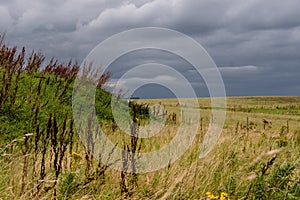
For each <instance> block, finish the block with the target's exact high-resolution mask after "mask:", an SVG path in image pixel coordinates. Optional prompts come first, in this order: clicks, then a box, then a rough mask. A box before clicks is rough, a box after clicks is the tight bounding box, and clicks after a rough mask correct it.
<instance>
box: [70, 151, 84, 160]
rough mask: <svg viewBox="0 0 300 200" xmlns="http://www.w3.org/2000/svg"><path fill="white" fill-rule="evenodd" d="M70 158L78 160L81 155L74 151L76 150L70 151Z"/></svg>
mask: <svg viewBox="0 0 300 200" xmlns="http://www.w3.org/2000/svg"><path fill="white" fill-rule="evenodd" d="M72 158H73V159H74V160H80V159H82V156H81V155H80V154H79V153H76V152H74V151H73V152H72Z"/></svg>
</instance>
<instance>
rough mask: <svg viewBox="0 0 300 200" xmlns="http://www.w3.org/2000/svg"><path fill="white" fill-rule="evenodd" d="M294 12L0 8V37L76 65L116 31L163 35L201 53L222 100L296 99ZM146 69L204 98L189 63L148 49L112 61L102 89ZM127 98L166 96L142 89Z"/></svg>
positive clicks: (115, 5)
mask: <svg viewBox="0 0 300 200" xmlns="http://www.w3.org/2000/svg"><path fill="white" fill-rule="evenodd" d="M299 8H300V1H298V0H285V1H282V0H265V1H261V0H246V1H240V0H220V1H217V0H205V1H203V0H132V1H130V0H126V1H122V0H30V1H25V0H0V33H1V34H3V33H5V34H6V36H5V42H6V43H7V44H8V45H9V46H15V45H17V46H18V47H19V48H21V47H23V46H25V47H26V48H27V50H28V51H31V50H33V49H34V50H36V51H41V52H42V53H43V54H44V55H45V56H46V57H47V58H49V59H50V58H51V57H55V58H57V59H59V60H61V61H63V62H67V60H69V59H73V60H76V61H78V62H79V63H81V62H82V61H83V60H84V58H85V57H86V56H87V55H88V54H89V52H90V51H91V50H92V49H94V48H95V47H96V46H97V45H98V44H99V43H100V42H102V41H104V40H105V39H107V38H109V37H110V36H112V35H114V34H117V33H119V32H121V31H126V30H129V29H132V28H141V27H149V26H150V27H162V28H168V29H172V30H175V31H179V32H181V33H183V34H186V35H187V36H189V37H191V38H193V39H194V40H195V41H197V42H198V43H200V44H201V45H202V46H203V47H204V48H205V50H206V51H207V52H208V54H209V55H210V56H211V58H212V59H213V60H214V62H215V63H216V65H217V67H218V69H219V70H220V73H221V75H222V78H223V81H224V85H225V89H226V94H227V96H287V95H288V96H299V95H300V12H299ZM152 62H157V63H162V64H165V65H168V66H171V67H173V68H174V69H176V70H178V72H180V73H181V74H182V75H184V76H185V77H186V78H187V80H188V81H189V82H190V83H191V85H192V86H193V88H194V90H195V92H196V94H197V96H208V95H209V93H208V91H207V88H206V86H205V83H204V82H203V79H202V77H201V75H199V74H195V73H193V71H192V69H193V66H192V65H191V64H190V63H188V62H187V61H186V60H184V59H182V58H179V57H178V56H176V55H174V54H172V53H170V52H163V51H158V50H151V49H150V50H149V49H146V50H141V51H136V52H130V53H128V54H127V55H123V56H120V58H118V59H117V60H115V61H114V62H113V63H112V64H111V66H110V67H109V68H108V70H109V71H110V72H111V73H112V77H111V80H110V82H109V84H108V86H107V88H108V89H111V88H110V87H114V84H115V83H116V82H117V81H118V79H119V78H120V77H121V76H122V75H124V73H126V71H129V70H130V69H131V68H132V67H134V66H136V65H140V64H146V63H152ZM162 73H163V72H162ZM167 75H168V74H160V73H156V77H154V80H156V79H155V78H164V79H165V80H166V81H168V80H169V82H170V84H172V83H175V82H176V80H174V78H173V79H172V77H168V78H166V76H167ZM137 78H138V77H137ZM134 95H136V96H141V97H148V98H151V97H155V98H158V97H172V95H173V94H172V92H171V91H170V90H169V89H168V88H167V87H163V86H159V85H158V84H153V85H149V84H148V85H144V86H142V87H141V88H139V89H138V90H136V91H135V94H134Z"/></svg>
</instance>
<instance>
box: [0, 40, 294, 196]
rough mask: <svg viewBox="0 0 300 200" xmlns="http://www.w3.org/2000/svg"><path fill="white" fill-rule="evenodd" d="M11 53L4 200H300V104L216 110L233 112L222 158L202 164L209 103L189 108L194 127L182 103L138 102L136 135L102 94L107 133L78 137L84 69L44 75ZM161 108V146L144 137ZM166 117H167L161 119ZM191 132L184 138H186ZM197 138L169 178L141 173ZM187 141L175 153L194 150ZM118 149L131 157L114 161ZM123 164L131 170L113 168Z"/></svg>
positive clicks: (1, 181)
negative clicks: (77, 89)
mask: <svg viewBox="0 0 300 200" xmlns="http://www.w3.org/2000/svg"><path fill="white" fill-rule="evenodd" d="M1 45H2V46H1V47H0V55H1V57H0V77H1V78H2V79H1V81H0V199H203V200H204V199H222V200H225V199H295V200H296V199H299V198H300V175H299V174H300V125H299V124H300V115H299V113H300V97H229V98H227V103H228V106H227V108H224V107H222V108H221V107H218V108H216V109H219V110H222V109H223V111H226V119H225V124H224V127H221V128H222V133H221V135H220V136H219V137H217V138H216V139H217V140H216V143H215V144H214V145H213V146H212V148H211V149H212V150H211V151H210V152H209V153H208V154H207V155H206V156H202V157H199V155H200V153H201V149H203V145H202V144H203V143H204V141H205V138H206V135H207V130H208V128H209V125H210V123H211V120H213V119H215V117H216V116H212V113H211V106H210V99H209V98H200V99H197V100H198V101H199V105H200V106H199V107H192V108H190V107H189V105H187V104H185V105H183V106H184V107H185V109H186V110H188V111H190V112H195V113H197V112H200V118H199V121H195V120H193V118H192V119H191V118H186V117H185V116H186V113H183V117H181V115H182V112H181V110H180V107H179V105H178V100H176V99H153V100H136V101H134V102H136V103H137V104H131V107H130V108H128V109H127V110H130V111H131V115H130V117H129V119H128V120H127V121H129V122H132V121H133V122H134V123H132V125H135V126H133V127H135V128H131V129H130V130H131V132H130V134H131V135H129V134H126V133H124V131H122V130H121V129H120V128H119V127H118V126H117V125H116V123H115V121H114V120H113V116H112V111H111V101H110V99H111V94H109V93H108V92H106V91H104V90H103V89H102V88H101V85H100V86H98V87H97V90H96V96H95V108H96V115H97V119H98V122H99V125H94V124H93V123H90V120H87V122H88V123H87V124H80V126H77V128H78V127H79V128H78V129H76V128H75V127H76V126H75V125H76V124H74V123H75V122H74V119H73V115H74V113H72V99H71V98H72V91H73V87H74V78H75V76H76V73H77V70H78V66H77V65H76V64H74V65H73V64H72V63H71V62H70V63H69V64H59V63H55V62H50V63H48V65H47V67H46V68H45V69H44V70H40V65H41V63H42V61H43V57H42V56H41V55H39V54H32V55H31V59H28V60H27V61H25V58H24V54H25V50H23V51H22V52H20V54H18V55H17V53H16V51H15V50H14V49H10V48H7V47H6V46H5V45H3V44H1ZM24 63H25V64H24ZM24 66H25V67H24ZM105 80H107V79H106V78H105V77H104V80H103V82H105ZM197 100H196V101H197ZM152 105H156V113H157V114H156V116H154V117H157V118H158V121H159V120H160V121H163V127H162V128H161V129H158V130H159V131H158V133H156V134H155V135H153V136H152V137H149V138H140V137H134V135H139V134H141V130H142V128H143V127H145V126H147V125H148V124H149V123H150V122H151V121H150V120H149V119H150V118H149V116H148V114H149V113H148V114H147V112H145V111H147V108H148V107H149V106H150V107H151V106H152ZM157 106H158V107H160V108H163V107H164V109H158V108H157ZM158 111H159V112H158ZM161 111H164V112H165V111H167V113H166V114H165V115H164V116H163V117H161V115H162V113H164V112H161ZM151 112H152V111H151V109H150V115H151ZM92 114H93V113H92ZM92 114H90V115H87V116H88V117H92ZM175 115H176V117H173V116H175ZM182 118H183V119H184V120H183V121H182V120H181V119H182ZM88 119H89V118H88ZM164 120H165V121H164ZM195 124H196V125H197V126H198V128H194V127H195V126H194V125H195ZM181 125H182V126H183V127H184V132H181V133H178V132H179V130H180V127H181ZM82 127H83V128H82ZM137 127H138V128H137ZM100 128H101V129H102V130H103V132H101V131H100ZM152 128H156V126H153V127H152ZM212 130H213V131H214V130H217V129H212ZM192 132H196V134H195V138H192V142H191V144H189V145H188V147H189V148H188V149H187V150H186V151H185V152H184V153H183V155H182V156H180V157H179V158H178V159H177V160H172V161H174V162H171V161H169V160H162V161H163V162H165V163H167V165H166V166H164V167H163V168H162V169H158V170H155V171H152V172H147V173H138V172H137V170H136V169H137V166H136V165H135V164H137V163H139V159H140V156H141V155H142V153H147V152H153V151H155V150H159V149H161V148H163V147H165V146H167V145H168V144H169V143H170V142H171V141H172V140H174V138H176V135H178V134H179V135H180V134H187V137H188V136H189V134H190V133H192ZM79 133H81V134H82V133H84V134H85V136H86V137H81V138H80V137H79ZM213 133H214V132H213ZM102 135H105V136H107V137H108V138H109V139H110V140H111V141H112V143H113V144H114V146H113V148H110V149H108V151H109V152H108V153H107V152H104V151H102V150H103V149H101V148H102V146H101V147H99V146H97V144H98V143H97V142H99V141H100V142H101V140H100V139H101V137H100V136H102ZM185 139H186V138H183V139H182V141H181V143H179V144H178V145H177V146H176V148H174V149H173V150H174V152H176V151H177V150H178V149H180V148H181V146H182V145H186V143H185V142H186V141H185ZM208 144H212V143H208ZM118 147H119V148H120V149H121V150H122V149H123V150H124V151H121V154H114V153H115V152H117V150H116V149H117V148H118ZM98 148H99V149H100V151H98V150H99V149H98ZM106 150H107V149H106ZM126 151H127V153H126ZM124 152H125V153H124ZM174 152H168V153H169V154H172V153H174ZM105 153H106V154H105ZM111 155H117V156H115V157H113V156H111ZM155 159H156V158H155ZM158 159H159V158H158ZM103 163H106V164H107V165H105V164H103ZM115 163H119V164H121V165H120V166H121V170H119V171H118V170H115V169H112V168H110V166H114V164H115ZM146 164H152V165H153V166H155V165H157V164H158V163H156V162H155V161H153V160H148V163H146Z"/></svg>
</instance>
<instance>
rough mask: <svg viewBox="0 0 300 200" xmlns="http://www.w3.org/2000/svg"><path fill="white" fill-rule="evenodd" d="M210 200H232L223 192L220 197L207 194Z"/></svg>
mask: <svg viewBox="0 0 300 200" xmlns="http://www.w3.org/2000/svg"><path fill="white" fill-rule="evenodd" d="M206 196H207V198H208V200H230V199H229V195H228V194H227V193H226V192H221V195H220V196H215V195H213V194H212V193H211V192H206Z"/></svg>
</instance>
